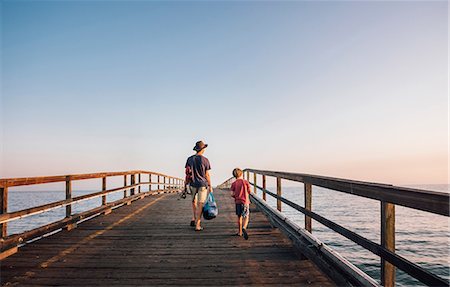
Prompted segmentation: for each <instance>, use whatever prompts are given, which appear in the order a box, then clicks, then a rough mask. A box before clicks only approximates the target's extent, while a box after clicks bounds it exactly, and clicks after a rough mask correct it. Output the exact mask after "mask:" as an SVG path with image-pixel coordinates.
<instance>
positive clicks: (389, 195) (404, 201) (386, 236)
mask: <svg viewBox="0 0 450 287" xmlns="http://www.w3.org/2000/svg"><path fill="white" fill-rule="evenodd" d="M250 173H253V178H252V179H251V178H250ZM244 175H246V178H247V180H248V181H249V182H250V183H251V184H252V185H253V187H254V193H255V194H256V190H257V189H259V190H261V191H262V193H263V194H262V195H263V200H264V201H265V200H266V195H267V194H268V195H270V196H272V197H274V198H276V200H277V209H278V211H281V210H282V206H281V204H282V203H285V204H287V205H289V206H290V207H292V208H294V209H295V210H297V211H300V212H302V213H303V214H304V215H305V228H304V230H306V231H307V232H309V233H311V232H312V219H314V220H316V221H317V222H319V223H321V224H323V225H324V226H326V227H328V228H330V229H332V230H333V231H335V232H337V233H339V234H341V235H343V236H344V237H346V238H348V239H350V240H351V241H353V242H355V243H356V244H358V245H360V246H362V247H363V248H365V249H367V250H369V251H371V252H372V253H374V254H376V255H378V256H379V257H380V258H381V283H382V285H384V286H394V285H395V268H396V267H397V268H399V269H401V270H403V271H405V272H406V273H408V274H409V275H411V276H412V277H414V278H416V279H417V280H419V281H421V282H422V283H425V284H427V285H429V286H449V282H448V281H447V280H445V279H443V278H441V277H439V276H437V275H435V274H432V273H430V272H429V271H427V270H425V269H424V268H422V267H420V266H418V265H417V264H415V263H413V262H411V261H408V260H407V259H405V258H403V257H402V256H399V255H398V254H396V253H395V205H400V206H405V207H409V208H413V209H417V210H422V211H427V212H431V213H434V214H439V215H443V216H449V207H450V203H449V202H450V194H448V193H442V192H434V191H428V190H420V189H412V188H404V187H397V186H392V185H386V184H378V183H369V182H361V181H353V180H347V179H338V178H331V177H324V176H316V175H309V174H300V173H288V172H277V171H267V170H255V169H245V170H244ZM257 175H261V176H262V186H258V185H257ZM266 176H271V177H275V178H276V193H273V192H271V191H269V190H267V188H266ZM281 179H285V180H290V181H295V182H301V183H303V184H304V207H302V206H300V205H298V204H296V203H294V202H292V201H290V200H287V199H285V198H283V197H282V187H281ZM233 180H234V179H233V178H230V179H228V180H227V181H225V182H224V183H223V184H221V185H220V186H219V187H222V188H227V187H229V186H230V185H231V183H232V182H233ZM252 182H253V183H252ZM312 186H318V187H323V188H327V189H331V190H335V191H340V192H344V193H348V194H352V195H356V196H361V197H365V198H370V199H375V200H378V201H380V204H381V214H380V216H381V227H380V229H381V244H378V243H376V242H373V241H371V240H368V239H366V238H364V237H362V236H361V235H358V234H357V233H355V232H353V231H351V230H349V229H347V228H345V227H343V226H341V225H339V224H337V223H335V222H333V221H331V220H328V219H327V218H325V217H322V216H320V215H319V214H317V213H315V212H313V211H312V208H311V207H312ZM252 198H254V199H257V197H255V196H254V195H252ZM443 256H444V255H443Z"/></svg>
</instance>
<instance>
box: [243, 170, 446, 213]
mask: <svg viewBox="0 0 450 287" xmlns="http://www.w3.org/2000/svg"><path fill="white" fill-rule="evenodd" d="M246 171H250V172H256V173H257V174H264V175H267V176H273V177H281V178H283V179H287V180H292V181H297V182H308V183H311V184H312V185H314V186H320V187H324V188H327V189H332V190H337V191H340V192H345V193H349V194H353V195H359V196H362V197H366V198H372V199H376V200H379V201H386V202H391V203H393V204H395V205H401V206H405V207H410V208H414V209H419V210H423V211H428V212H432V213H436V214H441V215H444V216H450V193H445V192H437V191H430V190H422V189H415V188H406V187H398V186H393V185H388V184H380V183H372V182H363V181H355V180H348V179H340V178H332V177H325V176H318V175H310V174H302V173H291V172H278V171H267V170H255V169H249V170H246Z"/></svg>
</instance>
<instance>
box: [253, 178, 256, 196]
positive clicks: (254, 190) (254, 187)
mask: <svg viewBox="0 0 450 287" xmlns="http://www.w3.org/2000/svg"><path fill="white" fill-rule="evenodd" d="M253 184H254V185H253V193H255V194H256V173H253Z"/></svg>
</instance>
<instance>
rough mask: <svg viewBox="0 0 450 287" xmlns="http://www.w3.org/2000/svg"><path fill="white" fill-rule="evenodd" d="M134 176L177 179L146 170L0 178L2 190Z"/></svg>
mask: <svg viewBox="0 0 450 287" xmlns="http://www.w3.org/2000/svg"><path fill="white" fill-rule="evenodd" d="M133 174H151V175H157V176H163V177H166V178H175V179H180V180H183V179H181V178H178V177H172V176H168V175H165V174H163V173H158V172H153V171H145V170H130V171H121V172H98V173H83V174H70V175H56V176H35V177H20V178H0V188H2V187H13V186H21V185H33V184H43V183H54V182H64V181H66V179H67V177H70V180H83V179H95V178H103V177H112V176H121V175H133Z"/></svg>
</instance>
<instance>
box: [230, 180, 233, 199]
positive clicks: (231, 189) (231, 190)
mask: <svg viewBox="0 0 450 287" xmlns="http://www.w3.org/2000/svg"><path fill="white" fill-rule="evenodd" d="M230 194H231V197H234V182H233V183H232V184H231V187H230Z"/></svg>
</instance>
